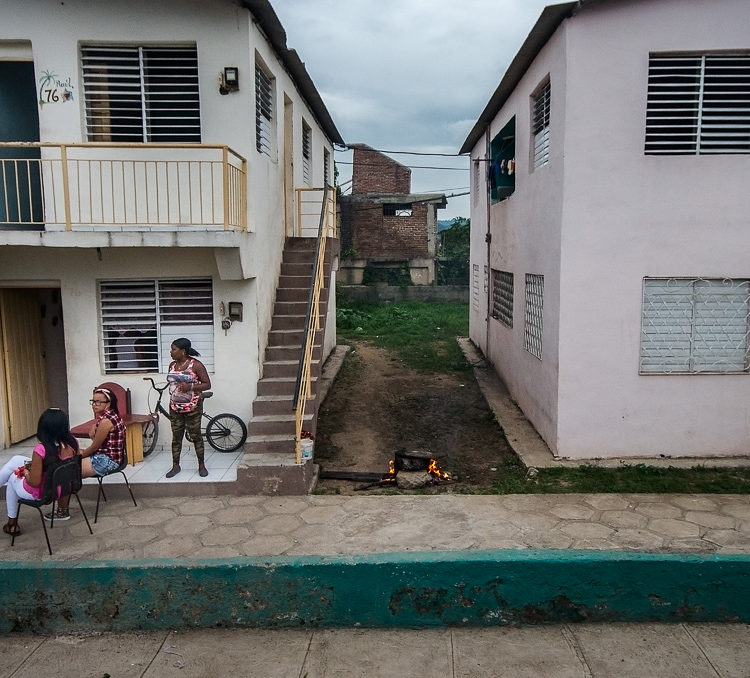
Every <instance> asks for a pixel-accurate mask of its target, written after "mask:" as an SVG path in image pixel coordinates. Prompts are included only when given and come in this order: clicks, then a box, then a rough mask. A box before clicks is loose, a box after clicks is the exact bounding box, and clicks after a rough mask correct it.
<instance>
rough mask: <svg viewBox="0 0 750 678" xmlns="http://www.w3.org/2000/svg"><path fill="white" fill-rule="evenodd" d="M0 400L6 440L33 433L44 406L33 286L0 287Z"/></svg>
mask: <svg viewBox="0 0 750 678" xmlns="http://www.w3.org/2000/svg"><path fill="white" fill-rule="evenodd" d="M0 333H1V334H0V346H1V347H2V361H3V369H2V374H3V381H4V383H3V385H2V386H3V394H4V398H3V402H4V403H5V415H6V416H5V421H6V422H8V428H9V431H8V434H9V436H8V438H7V439H9V441H10V444H11V445H12V444H14V443H17V442H20V441H21V440H25V439H26V438H29V437H31V436H33V435H34V434H35V433H36V425H37V420H38V419H39V415H40V414H41V413H42V412H43V411H44V410H45V409H46V408H47V407H48V403H49V396H48V394H47V374H46V369H47V367H46V360H45V355H44V337H43V334H42V324H41V317H40V309H39V298H38V295H37V293H36V291H35V290H20V289H19V290H16V289H5V290H0Z"/></svg>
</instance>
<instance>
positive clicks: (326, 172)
mask: <svg viewBox="0 0 750 678" xmlns="http://www.w3.org/2000/svg"><path fill="white" fill-rule="evenodd" d="M323 185H324V186H330V185H331V154H330V153H329V152H328V149H327V148H324V149H323Z"/></svg>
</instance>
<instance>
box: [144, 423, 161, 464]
mask: <svg viewBox="0 0 750 678" xmlns="http://www.w3.org/2000/svg"><path fill="white" fill-rule="evenodd" d="M158 438H159V420H158V419H153V418H152V419H151V421H147V422H146V423H145V424H144V425H143V456H144V457H148V455H149V454H151V453H152V452H153V451H154V448H155V447H156V441H157V439H158Z"/></svg>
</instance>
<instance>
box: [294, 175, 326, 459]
mask: <svg viewBox="0 0 750 678" xmlns="http://www.w3.org/2000/svg"><path fill="white" fill-rule="evenodd" d="M316 190H320V189H316ZM322 190H323V199H322V201H321V206H320V218H319V220H318V233H317V240H316V242H315V257H314V259H313V271H312V278H311V281H310V292H309V294H308V297H307V310H306V313H305V330H304V334H303V337H302V345H301V347H300V358H299V365H298V367H297V381H296V383H295V388H294V401H293V403H292V408H293V409H294V410H295V416H294V424H295V435H294V443H295V454H296V456H297V463H298V464H301V463H302V431H303V429H302V426H303V424H304V421H305V408H306V407H307V401H308V400H309V398H310V396H311V395H312V356H313V351H314V347H315V335H316V333H317V332H318V330H320V293H321V291H322V290H323V288H324V287H325V266H324V263H325V257H326V241H327V239H328V237H335V234H336V221H335V216H336V192H335V190H334V189H333V187H332V186H328V185H326V186H325V187H324V188H323V189H322ZM297 198H298V199H297V204H298V206H299V205H302V202H303V201H302V199H301V193H300V191H298V193H297ZM300 209H301V208H300ZM301 222H302V215H301V214H298V225H299V224H301Z"/></svg>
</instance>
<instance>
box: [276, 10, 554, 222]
mask: <svg viewBox="0 0 750 678" xmlns="http://www.w3.org/2000/svg"><path fill="white" fill-rule="evenodd" d="M554 3H555V0H463V2H456V1H455V0H271V4H272V5H273V7H274V9H275V10H276V13H277V14H278V16H279V19H280V20H281V23H282V24H283V26H284V28H285V29H286V33H287V46H288V47H289V48H291V49H295V50H297V52H298V53H299V55H300V58H301V59H302V60H303V61H304V62H305V65H306V66H307V71H308V73H309V74H310V76H311V77H312V79H313V82H314V83H315V85H316V87H317V88H318V91H319V92H320V93H321V96H322V97H323V101H324V102H325V104H326V106H327V107H328V110H329V111H330V113H331V116H332V117H333V120H334V122H335V123H336V127H337V128H338V130H339V132H340V133H341V136H342V137H343V138H344V140H345V141H346V142H347V143H365V144H368V145H369V146H372V147H373V148H377V149H382V150H390V151H418V152H420V153H451V154H456V153H458V149H459V148H460V146H461V144H462V143H463V141H464V139H465V138H466V136H467V134H468V133H469V131H470V129H471V127H472V125H473V124H474V122H475V121H476V119H477V117H478V116H479V114H480V113H481V111H482V109H483V108H484V107H485V105H486V104H487V101H488V100H489V98H490V96H491V95H492V92H493V91H494V90H495V88H496V87H497V85H498V83H499V82H500V78H501V77H502V75H503V73H504V72H505V69H506V68H507V67H508V65H509V64H510V61H511V59H512V58H513V57H514V56H515V54H516V52H517V51H518V49H519V47H520V46H521V44H522V43H523V41H524V40H525V39H526V36H527V35H528V34H529V31H530V30H531V28H532V26H533V25H534V23H535V22H536V20H537V18H538V17H539V14H540V13H541V11H542V9H543V8H544V6H545V5H548V4H554ZM351 155H352V154H351V152H336V154H335V160H336V162H337V163H338V167H339V171H340V181H341V182H344V181H346V180H347V179H348V178H349V176H350V174H351V172H350V167H351V165H350V164H346V163H351ZM391 157H393V158H394V159H395V160H397V161H398V162H401V163H403V164H405V165H409V166H411V167H413V169H412V190H413V191H414V192H437V193H447V194H451V193H460V192H464V191H467V190H468V187H469V170H468V167H469V165H468V160H467V159H466V158H465V157H463V158H450V157H441V156H421V155H396V154H394V155H392V156H391ZM417 166H422V167H424V166H429V167H455V168H460V170H436V169H418V168H417ZM455 216H469V200H468V198H467V197H466V196H464V197H460V198H453V199H451V200H449V202H448V207H447V208H446V209H445V210H441V211H440V212H439V218H440V219H452V218H453V217H455Z"/></svg>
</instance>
